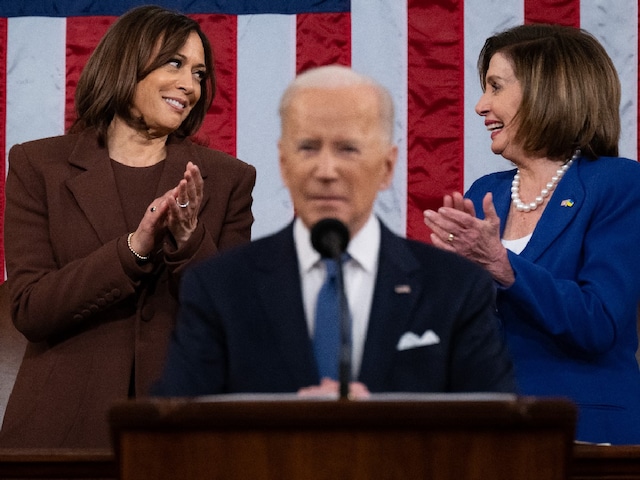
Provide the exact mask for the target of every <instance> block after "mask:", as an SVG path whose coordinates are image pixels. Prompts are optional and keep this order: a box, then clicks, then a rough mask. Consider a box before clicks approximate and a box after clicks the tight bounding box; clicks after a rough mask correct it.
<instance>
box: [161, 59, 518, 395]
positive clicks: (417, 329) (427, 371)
mask: <svg viewBox="0 0 640 480" xmlns="http://www.w3.org/2000/svg"><path fill="white" fill-rule="evenodd" d="M280 116H281V120H282V136H281V138H280V141H279V144H278V147H279V156H280V169H281V174H282V178H283V180H284V182H285V184H286V186H287V188H288V189H289V191H290V194H291V198H292V200H293V206H294V208H295V212H296V218H295V220H294V221H293V222H292V224H290V225H289V226H287V227H286V228H285V229H284V230H282V231H280V232H278V233H276V234H274V235H272V236H269V237H266V238H263V239H260V240H257V241H254V242H252V243H251V244H249V245H246V246H243V247H240V248H237V249H235V250H233V251H230V252H228V253H226V254H223V255H218V256H216V257H215V258H212V259H210V260H207V261H205V262H203V263H201V264H199V265H198V266H196V267H194V268H193V269H191V270H190V271H188V272H187V273H186V274H185V276H184V279H183V283H182V287H181V297H180V298H181V310H180V313H179V318H178V324H177V327H176V330H175V332H174V335H173V338H172V343H171V346H170V349H169V353H168V357H167V361H166V366H165V370H164V373H163V375H162V377H161V379H160V380H159V382H158V383H157V385H156V388H155V393H156V394H158V395H163V396H196V395H208V394H217V393H240V392H300V391H302V392H312V393H313V392H320V391H326V390H334V391H337V382H336V381H335V379H333V380H327V379H321V378H320V375H319V370H318V367H317V363H316V360H315V357H314V349H313V346H312V342H313V337H314V327H315V322H314V315H313V311H314V308H315V303H316V297H317V295H318V291H319V290H320V287H321V284H322V283H323V279H324V276H325V268H324V266H323V264H322V262H321V261H320V254H318V253H317V252H316V251H315V250H314V248H313V247H312V245H311V241H310V230H311V229H312V227H313V226H314V225H316V224H317V222H318V221H320V220H322V219H325V218H335V219H338V220H340V221H341V222H342V223H344V224H345V225H346V226H347V229H348V231H349V236H350V238H351V240H350V242H349V245H348V249H347V252H348V254H349V260H348V261H347V262H346V263H345V265H344V267H343V268H344V285H345V290H346V293H347V297H348V300H349V310H350V313H351V319H352V362H351V364H352V366H351V373H352V378H354V379H355V380H357V382H354V385H353V387H354V389H355V388H357V391H358V392H361V393H362V392H364V393H365V394H366V393H368V392H481V391H485V392H488V391H492V392H513V391H515V384H514V379H513V371H512V365H511V361H510V358H509V356H508V354H507V352H506V349H505V346H504V343H503V340H502V337H501V333H500V327H499V325H498V322H497V319H496V317H495V316H494V291H493V288H494V287H493V284H492V281H491V279H490V278H489V276H488V275H487V274H486V273H485V272H484V271H483V270H482V269H480V268H479V267H476V266H475V265H473V264H472V263H471V262H469V261H467V260H465V259H464V258H462V257H461V256H457V255H455V254H451V253H449V252H445V251H442V250H440V249H436V248H434V247H432V246H430V245H427V244H424V243H420V242H415V241H410V240H406V239H403V238H400V237H398V236H396V235H394V234H393V233H392V232H391V231H389V230H388V229H387V228H386V227H385V226H384V225H383V224H382V223H381V222H380V221H379V220H378V219H377V218H376V217H375V215H374V214H373V205H374V201H375V198H376V196H377V193H378V191H380V190H382V189H385V188H387V187H388V186H389V185H390V183H391V180H392V177H393V171H394V167H395V164H396V158H397V147H396V146H395V145H394V143H393V104H392V101H391V98H390V96H389V94H388V92H387V91H386V90H385V89H384V88H383V87H381V86H380V85H379V84H377V83H376V82H374V81H373V80H371V79H369V78H367V77H363V76H361V75H359V74H357V73H355V72H354V71H352V70H351V69H349V68H347V67H339V66H328V67H320V68H317V69H313V70H310V71H308V72H306V73H304V74H302V75H300V76H298V77H297V78H296V80H295V81H294V82H293V83H292V84H291V85H290V86H289V87H288V89H287V90H286V91H285V94H284V96H283V98H282V100H281V105H280ZM336 361H337V360H336ZM316 385H321V386H320V387H313V386H316ZM309 386H312V387H311V388H309Z"/></svg>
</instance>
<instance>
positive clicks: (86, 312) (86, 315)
mask: <svg viewBox="0 0 640 480" xmlns="http://www.w3.org/2000/svg"><path fill="white" fill-rule="evenodd" d="M80 313H81V314H82V316H83V317H84V318H89V317H90V316H91V311H90V310H89V309H86V308H85V309H84V310H82V311H81V312H80Z"/></svg>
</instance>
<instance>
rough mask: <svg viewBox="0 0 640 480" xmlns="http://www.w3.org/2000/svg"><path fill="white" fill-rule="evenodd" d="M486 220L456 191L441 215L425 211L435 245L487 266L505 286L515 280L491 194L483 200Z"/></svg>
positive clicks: (447, 201) (425, 220)
mask: <svg viewBox="0 0 640 480" xmlns="http://www.w3.org/2000/svg"><path fill="white" fill-rule="evenodd" d="M482 209H483V211H484V220H480V219H479V218H476V214H475V208H474V206H473V202H472V201H471V200H469V199H467V198H464V197H463V196H462V194H460V193H458V192H455V193H453V194H452V195H445V197H444V203H443V206H442V207H441V208H440V209H438V211H437V212H435V211H433V210H425V212H424V222H425V224H426V225H427V226H428V227H429V228H430V229H431V231H432V233H431V242H432V243H433V244H434V245H435V246H437V247H439V248H442V249H444V250H449V251H452V252H456V253H458V254H460V255H462V256H464V257H466V258H468V259H469V260H472V261H473V262H475V263H477V264H479V265H481V266H482V267H484V268H485V269H486V270H487V271H488V272H489V273H490V274H491V275H492V276H493V278H494V279H495V280H496V281H498V282H500V283H501V284H502V285H504V286H510V285H511V284H513V282H514V280H515V276H514V273H513V269H512V268H511V263H510V262H509V258H508V256H507V250H506V248H505V247H504V246H503V245H502V242H501V240H500V218H499V217H498V214H497V213H496V210H495V207H494V205H493V196H492V194H491V193H487V194H486V195H485V197H484V198H483V200H482Z"/></svg>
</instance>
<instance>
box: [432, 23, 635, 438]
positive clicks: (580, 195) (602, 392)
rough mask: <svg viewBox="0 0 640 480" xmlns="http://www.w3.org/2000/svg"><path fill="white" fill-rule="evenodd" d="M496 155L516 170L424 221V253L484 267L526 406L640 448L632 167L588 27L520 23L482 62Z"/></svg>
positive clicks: (615, 91)
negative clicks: (575, 413)
mask: <svg viewBox="0 0 640 480" xmlns="http://www.w3.org/2000/svg"><path fill="white" fill-rule="evenodd" d="M478 67H479V72H480V78H481V81H482V86H483V91H484V93H483V95H482V97H481V98H480V101H479V102H478V104H477V105H476V112H477V113H478V114H479V115H481V116H482V117H484V121H485V125H486V127H487V130H488V131H489V132H490V135H491V149H492V151H493V152H494V153H496V154H500V155H502V156H503V157H504V158H506V159H507V160H510V161H511V162H512V163H513V164H514V165H515V166H516V167H517V168H516V169H515V170H510V171H505V172H499V173H494V174H491V175H487V176H485V177H483V178H481V179H479V180H477V181H476V182H475V183H474V184H473V185H472V186H471V188H470V189H469V191H468V192H467V194H466V195H465V197H466V198H463V197H462V195H461V194H460V193H457V192H456V193H454V194H452V195H448V196H445V199H444V206H443V207H442V208H441V209H439V210H438V212H434V211H429V210H428V211H426V212H425V223H426V224H427V225H428V226H429V227H430V228H431V230H432V235H431V240H432V242H433V243H434V244H435V245H437V246H439V247H441V248H444V249H447V250H451V251H456V252H458V253H459V254H462V255H464V256H465V257H467V258H470V259H472V260H474V261H475V262H477V263H479V264H481V265H483V266H484V267H485V268H486V269H487V270H488V271H489V272H490V273H491V274H492V276H493V278H494V280H495V282H496V285H497V288H498V300H497V308H498V312H499V315H500V317H501V319H502V322H503V327H504V331H505V334H506V338H507V341H508V345H509V347H510V350H511V353H512V356H513V360H514V363H515V367H516V378H517V380H518V383H519V388H520V391H521V392H522V393H523V394H526V395H540V396H565V397H570V398H571V399H573V400H574V401H575V402H576V404H577V405H578V407H579V417H578V426H577V432H576V439H577V440H580V441H586V442H598V443H612V444H638V443H640V372H639V369H638V363H637V361H636V358H635V352H636V349H637V346H638V336H637V331H636V305H637V304H638V300H639V299H640V255H639V254H638V248H639V247H640V164H638V163H637V162H635V161H632V160H629V159H624V158H619V157H618V138H619V134H620V117H619V104H620V83H619V80H618V76H617V73H616V71H615V68H614V66H613V64H612V62H611V60H610V58H609V56H608V55H607V53H606V52H605V50H604V49H603V47H602V46H601V45H600V44H599V43H598V41H597V40H595V38H593V37H592V36H591V35H590V34H588V33H587V32H585V31H584V30H580V29H575V28H570V27H561V26H551V25H525V26H519V27H515V28H512V29H510V30H507V31H505V32H502V33H500V34H498V35H495V36H493V37H491V38H489V39H488V40H487V41H486V43H485V46H484V48H483V50H482V52H481V54H480V58H479V61H478Z"/></svg>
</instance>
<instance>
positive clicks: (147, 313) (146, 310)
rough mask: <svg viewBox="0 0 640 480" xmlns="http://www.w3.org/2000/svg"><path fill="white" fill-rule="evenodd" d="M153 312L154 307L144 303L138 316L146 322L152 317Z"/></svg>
mask: <svg viewBox="0 0 640 480" xmlns="http://www.w3.org/2000/svg"><path fill="white" fill-rule="evenodd" d="M155 313H156V309H155V307H154V306H153V305H145V306H144V307H142V311H141V312H140V317H142V320H144V321H145V322H148V321H149V320H151V319H152V318H153V316H154V315H155Z"/></svg>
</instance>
